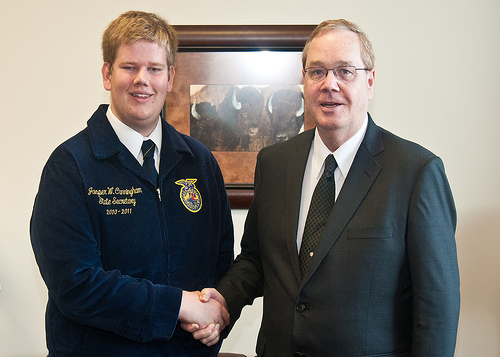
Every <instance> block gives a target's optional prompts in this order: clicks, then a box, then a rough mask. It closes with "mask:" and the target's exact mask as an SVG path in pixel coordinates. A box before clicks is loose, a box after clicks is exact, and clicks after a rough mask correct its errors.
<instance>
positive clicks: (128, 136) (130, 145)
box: [106, 106, 162, 162]
mask: <svg viewBox="0 0 500 357" xmlns="http://www.w3.org/2000/svg"><path fill="white" fill-rule="evenodd" d="M106 116H107V117H108V120H109V123H110V124H111V126H112V127H113V130H114V131H115V133H116V135H117V136H118V139H120V141H121V142H122V144H123V145H125V147H126V148H127V149H128V150H129V151H130V152H131V153H132V155H134V157H135V158H136V159H137V160H139V162H142V151H141V147H142V142H143V141H144V140H146V139H151V140H152V141H153V142H154V143H155V145H156V149H155V157H158V154H159V153H160V152H161V138H162V132H161V122H160V118H159V117H158V124H157V125H156V127H155V129H154V130H153V132H152V133H151V134H150V135H149V136H148V137H147V138H145V137H143V136H142V135H141V134H140V133H138V132H137V131H135V130H134V129H132V128H131V127H129V126H127V125H125V124H124V123H123V122H122V121H120V120H119V119H118V118H117V117H116V116H115V115H114V114H113V112H112V111H111V106H109V107H108V111H107V112H106Z"/></svg>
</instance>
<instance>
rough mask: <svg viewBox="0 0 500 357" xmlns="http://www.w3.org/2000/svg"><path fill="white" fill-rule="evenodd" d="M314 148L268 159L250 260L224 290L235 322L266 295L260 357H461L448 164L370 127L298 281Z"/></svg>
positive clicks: (279, 149)
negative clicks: (304, 192)
mask: <svg viewBox="0 0 500 357" xmlns="http://www.w3.org/2000/svg"><path fill="white" fill-rule="evenodd" d="M313 137H314V130H309V131H307V132H305V133H303V134H300V135H298V136H296V137H295V138H293V139H291V140H289V141H287V142H285V143H281V144H277V145H274V146H271V147H268V148H265V149H263V150H262V151H261V152H260V153H259V156H258V159H257V166H256V174H255V196H254V200H253V202H252V205H251V207H250V209H249V212H248V216H247V220H246V223H245V232H244V235H243V238H242V242H241V248H242V251H241V254H240V255H239V256H238V257H237V259H236V261H235V264H234V265H233V266H232V268H231V269H230V271H229V273H228V274H227V275H226V277H225V278H224V279H223V280H222V281H221V283H220V284H219V286H218V289H219V291H220V292H221V293H222V295H224V297H225V298H226V300H227V303H228V306H229V310H230V313H231V319H232V321H233V323H234V321H235V319H237V318H238V317H239V315H240V313H241V309H242V308H243V307H244V306H245V305H247V304H251V303H252V301H253V299H254V298H256V297H258V296H262V295H263V296H264V311H263V320H262V325H261V329H260V332H259V337H258V341H257V353H258V355H259V356H270V357H279V356H314V357H332V356H410V355H411V356H422V357H424V356H425V357H432V356H436V357H446V356H453V354H454V349H455V342H456V333H457V325H458V315H459V306H460V292H459V274H458V264H457V255H456V246H455V237H454V234H455V227H456V212H455V206H454V202H453V197H452V194H451V190H450V187H449V185H448V181H447V178H446V175H445V171H444V167H443V163H442V161H441V159H440V158H438V157H437V156H435V155H434V154H432V153H431V152H429V151H428V150H426V149H424V148H422V147H421V146H419V145H417V144H415V143H412V142H409V141H406V140H403V139H401V138H399V137H397V136H395V135H393V134H391V133H390V132H388V131H386V130H384V129H382V128H380V127H378V126H376V125H375V124H374V123H373V121H372V119H371V118H369V123H368V128H367V132H366V135H365V138H364V140H363V142H362V144H361V146H360V148H359V150H358V152H357V154H356V157H355V159H354V162H353V164H352V167H351V169H350V171H349V174H348V176H347V178H346V181H345V183H344V185H343V187H342V190H341V192H340V194H339V196H338V198H337V201H336V203H335V205H334V208H333V211H332V213H331V216H330V218H329V220H328V222H327V224H326V226H325V229H324V232H323V234H322V237H321V238H320V242H319V245H318V248H317V249H316V251H315V255H314V257H313V258H312V261H311V263H310V265H309V269H308V271H307V272H306V274H305V276H304V278H301V274H300V269H299V261H298V253H297V248H296V232H297V222H298V215H299V204H300V197H301V188H302V179H303V175H304V170H305V166H306V161H307V158H308V154H309V150H310V147H311V142H312V139H313Z"/></svg>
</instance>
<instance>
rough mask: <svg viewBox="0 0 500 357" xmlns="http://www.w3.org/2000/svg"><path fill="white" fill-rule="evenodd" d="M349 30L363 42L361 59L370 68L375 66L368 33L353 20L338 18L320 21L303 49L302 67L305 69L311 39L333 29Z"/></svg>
mask: <svg viewBox="0 0 500 357" xmlns="http://www.w3.org/2000/svg"><path fill="white" fill-rule="evenodd" d="M339 29H343V30H349V31H352V32H354V33H355V34H357V35H358V38H359V42H360V43H361V59H362V60H363V64H364V65H365V67H366V68H368V69H370V70H371V69H373V68H374V67H375V54H374V52H373V48H372V43H371V42H370V40H369V39H368V37H367V36H366V34H365V33H364V32H363V31H362V30H361V28H360V27H359V26H358V25H356V24H355V23H353V22H350V21H347V20H344V19H338V20H326V21H323V22H322V23H320V24H319V25H318V26H317V27H316V28H315V29H314V30H313V32H312V33H311V35H310V36H309V38H308V39H307V42H306V44H305V46H304V50H303V51H302V68H303V69H305V67H306V61H307V54H308V52H309V47H311V41H312V40H313V39H314V38H315V37H316V36H318V35H319V34H322V33H324V32H327V31H332V30H339Z"/></svg>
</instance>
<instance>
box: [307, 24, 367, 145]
mask: <svg viewBox="0 0 500 357" xmlns="http://www.w3.org/2000/svg"><path fill="white" fill-rule="evenodd" d="M315 66H316V67H325V68H335V67H337V66H354V67H356V68H364V67H365V65H364V63H363V60H362V59H361V47H360V42H359V38H358V35H357V34H355V33H354V32H352V31H349V30H344V29H335V30H330V31H326V32H324V33H320V34H319V35H317V36H316V37H315V38H314V39H313V40H312V41H311V44H310V48H309V51H308V54H307V60H306V65H305V68H308V67H315ZM303 75H304V99H305V108H306V115H309V116H310V117H311V118H312V119H313V121H314V123H315V124H316V127H317V128H318V133H319V135H320V136H321V139H322V140H323V142H324V143H325V145H326V146H327V147H328V148H329V149H330V150H331V151H335V150H336V149H337V148H338V147H339V146H340V145H342V144H343V143H345V142H346V141H347V140H349V139H350V138H351V137H352V136H353V135H354V134H356V132H357V131H358V130H359V129H360V128H361V125H362V124H363V121H364V119H365V117H366V113H367V111H368V103H369V101H370V99H371V98H372V97H373V84H374V80H375V70H373V69H372V70H370V71H356V78H355V79H354V81H352V82H343V81H340V80H339V79H337V78H336V77H335V75H334V74H333V71H328V75H327V76H326V78H325V79H323V80H320V81H314V80H312V79H311V78H310V77H309V76H308V75H306V74H305V73H304V74H303Z"/></svg>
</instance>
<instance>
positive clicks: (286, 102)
mask: <svg viewBox="0 0 500 357" xmlns="http://www.w3.org/2000/svg"><path fill="white" fill-rule="evenodd" d="M268 92H269V94H268V95H267V96H268V99H267V105H266V109H267V114H268V115H269V120H270V123H271V130H272V141H273V142H275V143H276V142H281V141H285V140H288V139H290V138H291V137H293V136H295V135H297V134H298V133H299V132H300V131H301V130H302V129H303V126H304V96H303V94H302V91H301V90H300V88H299V87H298V86H296V87H291V86H287V87H286V88H283V87H269V88H268Z"/></svg>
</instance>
